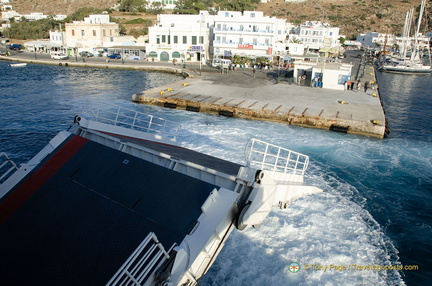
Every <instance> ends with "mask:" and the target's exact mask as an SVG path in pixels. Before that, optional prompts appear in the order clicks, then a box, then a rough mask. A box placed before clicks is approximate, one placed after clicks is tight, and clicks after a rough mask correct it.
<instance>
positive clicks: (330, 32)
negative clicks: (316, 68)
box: [298, 21, 340, 51]
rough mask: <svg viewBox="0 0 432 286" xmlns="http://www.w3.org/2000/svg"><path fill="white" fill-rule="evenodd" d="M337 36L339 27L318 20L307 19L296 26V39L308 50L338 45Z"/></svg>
mask: <svg viewBox="0 0 432 286" xmlns="http://www.w3.org/2000/svg"><path fill="white" fill-rule="evenodd" d="M339 37H340V35H339V28H336V27H332V26H330V24H327V23H322V22H320V21H308V22H305V23H303V24H301V25H300V27H298V39H299V40H300V41H301V43H303V44H305V45H306V47H307V49H308V50H315V51H319V50H320V49H322V48H328V49H331V48H336V47H339V46H340V43H339Z"/></svg>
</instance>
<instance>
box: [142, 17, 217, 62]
mask: <svg viewBox="0 0 432 286" xmlns="http://www.w3.org/2000/svg"><path fill="white" fill-rule="evenodd" d="M212 25H213V16H211V15H209V13H208V12H207V11H200V14H199V15H171V14H160V15H158V18H157V23H156V25H155V26H154V27H149V42H148V44H147V45H146V52H147V58H148V59H151V60H160V61H171V60H177V61H181V60H189V61H204V60H206V59H209V47H210V44H211V41H210V29H211V26H212Z"/></svg>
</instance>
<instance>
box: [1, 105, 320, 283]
mask: <svg viewBox="0 0 432 286" xmlns="http://www.w3.org/2000/svg"><path fill="white" fill-rule="evenodd" d="M179 131H180V125H179V124H177V123H176V122H172V121H169V120H164V119H162V118H158V117H155V116H152V115H147V114H143V113H140V112H136V111H134V110H131V109H127V108H121V107H119V106H115V105H110V104H100V105H98V106H95V107H94V108H93V112H92V116H88V118H87V116H82V115H77V116H75V118H74V120H73V123H72V124H71V126H70V127H69V128H68V129H67V130H64V131H61V132H59V133H58V134H57V135H56V136H55V137H54V138H52V139H51V140H50V141H49V143H48V144H47V145H46V146H45V147H44V148H43V149H42V150H41V151H40V152H39V153H37V154H36V155H35V156H34V157H33V158H32V159H31V160H30V161H29V162H28V163H25V164H21V165H20V166H18V165H17V164H15V163H14V162H13V160H11V158H10V157H9V156H8V155H7V154H5V153H2V154H1V158H2V161H1V162H0V170H1V171H2V172H1V173H0V174H1V176H0V184H1V185H0V253H1V259H0V276H1V281H2V284H4V285H63V286H65V285H166V286H168V285H184V286H190V285H197V284H198V282H199V280H200V278H201V277H202V276H203V275H204V274H205V273H206V272H207V271H208V269H209V268H210V267H211V265H212V263H213V262H214V261H215V259H216V257H217V255H218V254H219V252H220V251H221V249H222V247H223V246H224V243H225V242H226V240H227V238H228V237H229V235H230V233H231V232H232V231H233V230H234V229H235V228H237V229H238V230H243V229H245V228H246V227H259V226H260V225H261V224H262V223H263V222H265V218H266V216H267V215H268V213H269V212H270V211H271V209H272V207H279V208H282V209H284V208H287V207H288V206H289V205H290V204H291V203H292V202H293V201H294V200H296V199H298V198H300V197H302V196H305V195H309V194H316V193H319V192H322V190H321V189H319V188H318V187H315V186H309V185H306V184H304V182H303V177H304V173H305V171H306V169H307V167H308V164H309V157H308V156H306V155H304V154H300V153H297V152H294V151H291V150H289V149H286V148H282V147H279V146H276V145H273V144H270V143H267V142H263V141H260V140H256V139H252V140H250V141H249V142H247V144H245V164H237V163H233V162H230V161H226V160H222V159H219V158H215V157H212V156H209V155H206V154H202V153H199V152H196V151H193V150H189V149H186V148H183V147H181V146H179V145H178V144H177V142H176V138H177V136H178V133H179Z"/></svg>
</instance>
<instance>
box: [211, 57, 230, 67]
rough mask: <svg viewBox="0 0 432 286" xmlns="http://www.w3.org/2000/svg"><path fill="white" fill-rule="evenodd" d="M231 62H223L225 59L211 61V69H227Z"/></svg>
mask: <svg viewBox="0 0 432 286" xmlns="http://www.w3.org/2000/svg"><path fill="white" fill-rule="evenodd" d="M231 64H232V63H231V61H230V60H225V59H213V62H212V67H214V68H219V69H220V68H224V69H228V68H229V67H230V66H231Z"/></svg>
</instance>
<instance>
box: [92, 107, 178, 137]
mask: <svg viewBox="0 0 432 286" xmlns="http://www.w3.org/2000/svg"><path fill="white" fill-rule="evenodd" d="M92 114H93V116H94V117H95V119H96V120H97V121H99V122H102V123H108V124H112V125H116V126H121V127H124V128H129V129H133V130H137V131H141V132H146V133H152V134H158V135H161V136H163V137H166V138H173V139H176V138H177V135H178V133H179V130H180V124H178V123H177V122H174V121H170V120H166V119H163V118H160V117H156V116H153V115H149V114H145V113H142V112H138V111H135V110H132V109H128V108H124V107H120V106H118V105H113V104H109V103H104V102H99V103H97V104H95V105H94V106H93V109H92Z"/></svg>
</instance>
